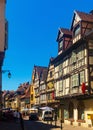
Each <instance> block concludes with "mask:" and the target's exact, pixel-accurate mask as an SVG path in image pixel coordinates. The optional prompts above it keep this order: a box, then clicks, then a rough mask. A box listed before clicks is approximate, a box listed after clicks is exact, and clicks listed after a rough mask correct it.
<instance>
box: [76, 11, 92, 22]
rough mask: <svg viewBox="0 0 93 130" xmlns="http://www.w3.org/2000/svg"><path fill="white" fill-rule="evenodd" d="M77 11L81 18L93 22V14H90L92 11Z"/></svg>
mask: <svg viewBox="0 0 93 130" xmlns="http://www.w3.org/2000/svg"><path fill="white" fill-rule="evenodd" d="M75 12H76V13H77V14H78V15H79V17H80V18H81V20H84V21H88V22H93V14H90V13H89V14H88V13H85V12H80V11H75Z"/></svg>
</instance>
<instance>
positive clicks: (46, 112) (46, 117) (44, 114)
mask: <svg viewBox="0 0 93 130" xmlns="http://www.w3.org/2000/svg"><path fill="white" fill-rule="evenodd" d="M42 120H44V121H52V120H53V113H52V111H51V110H44V111H43V112H42Z"/></svg>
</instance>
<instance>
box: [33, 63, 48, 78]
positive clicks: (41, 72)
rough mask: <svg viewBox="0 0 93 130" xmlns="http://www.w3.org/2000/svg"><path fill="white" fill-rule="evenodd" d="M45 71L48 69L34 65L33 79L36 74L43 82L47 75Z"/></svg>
mask: <svg viewBox="0 0 93 130" xmlns="http://www.w3.org/2000/svg"><path fill="white" fill-rule="evenodd" d="M47 70H48V67H45V66H36V65H34V70H33V71H34V77H35V75H36V73H37V74H38V77H39V78H41V77H42V80H45V78H46V75H47Z"/></svg>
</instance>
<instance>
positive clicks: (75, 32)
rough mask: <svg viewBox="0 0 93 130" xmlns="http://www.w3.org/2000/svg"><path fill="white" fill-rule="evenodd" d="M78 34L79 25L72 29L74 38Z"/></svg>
mask: <svg viewBox="0 0 93 130" xmlns="http://www.w3.org/2000/svg"><path fill="white" fill-rule="evenodd" d="M79 33H80V25H77V26H76V28H75V29H74V36H77V35H78V34H79Z"/></svg>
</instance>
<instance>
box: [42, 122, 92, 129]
mask: <svg viewBox="0 0 93 130" xmlns="http://www.w3.org/2000/svg"><path fill="white" fill-rule="evenodd" d="M43 123H46V124H51V122H47V121H43ZM52 125H54V126H55V121H53V122H52ZM51 130H93V127H92V128H91V127H90V128H88V127H87V128H86V127H83V126H73V125H66V124H64V123H62V129H61V123H60V121H57V122H56V127H55V128H52V129H51Z"/></svg>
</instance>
